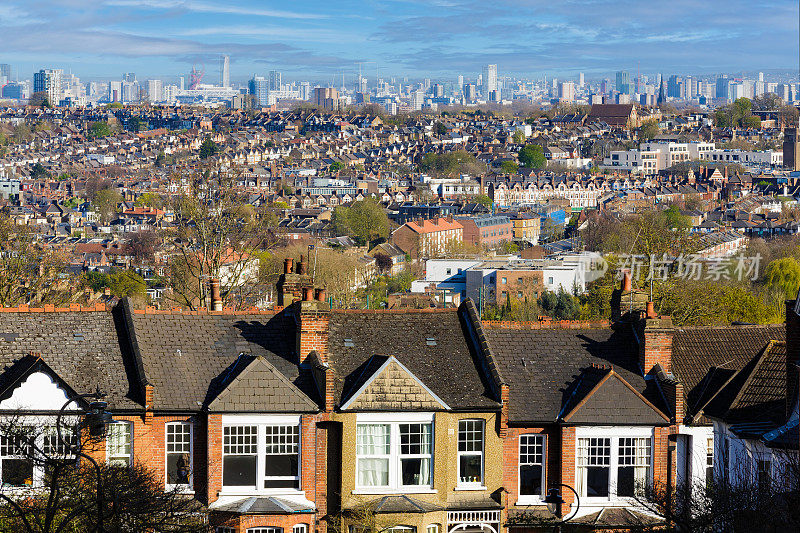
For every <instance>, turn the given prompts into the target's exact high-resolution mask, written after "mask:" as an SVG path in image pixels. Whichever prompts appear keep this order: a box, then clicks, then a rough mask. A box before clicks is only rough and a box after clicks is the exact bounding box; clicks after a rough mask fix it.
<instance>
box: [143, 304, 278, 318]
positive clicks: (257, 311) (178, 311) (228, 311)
mask: <svg viewBox="0 0 800 533" xmlns="http://www.w3.org/2000/svg"><path fill="white" fill-rule="evenodd" d="M283 310H284V307H280V306H275V307H270V308H268V309H262V308H260V307H247V308H244V309H237V308H235V307H225V308H223V310H222V311H209V310H208V309H206V308H205V307H200V308H199V309H197V310H195V311H191V310H188V309H183V308H181V307H175V308H172V309H158V308H156V307H152V306H147V307H146V308H145V309H134V310H133V314H135V315H179V316H180V315H189V316H198V315H217V316H219V315H270V316H272V315H276V314H277V313H280V312H281V311H283Z"/></svg>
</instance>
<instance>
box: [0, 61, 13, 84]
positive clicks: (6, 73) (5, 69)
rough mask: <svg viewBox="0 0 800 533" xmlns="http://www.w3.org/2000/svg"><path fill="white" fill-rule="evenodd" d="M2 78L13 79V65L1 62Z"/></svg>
mask: <svg viewBox="0 0 800 533" xmlns="http://www.w3.org/2000/svg"><path fill="white" fill-rule="evenodd" d="M0 78H5V79H6V81H7V82H9V81H11V65H9V64H8V63H0Z"/></svg>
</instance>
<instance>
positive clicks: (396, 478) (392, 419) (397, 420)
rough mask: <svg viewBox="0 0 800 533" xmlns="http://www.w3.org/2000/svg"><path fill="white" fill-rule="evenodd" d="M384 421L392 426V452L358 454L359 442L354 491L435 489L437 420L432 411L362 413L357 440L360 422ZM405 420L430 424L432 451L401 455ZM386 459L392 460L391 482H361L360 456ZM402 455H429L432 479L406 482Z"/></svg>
mask: <svg viewBox="0 0 800 533" xmlns="http://www.w3.org/2000/svg"><path fill="white" fill-rule="evenodd" d="M373 424H374V425H385V426H389V454H388V455H386V454H378V455H359V454H358V444H357V443H356V450H355V454H356V463H355V464H356V468H355V485H354V486H355V490H354V491H353V493H354V494H385V493H430V492H436V491H435V490H434V489H433V480H434V457H435V454H436V443H435V440H436V438H435V434H436V424H435V422H434V416H433V413H359V414H358V416H357V418H356V440H357V439H358V437H357V435H358V426H363V425H373ZM405 424H427V425H430V428H431V429H430V450H431V452H430V455H428V454H412V455H402V454H401V453H400V451H401V450H400V426H401V425H405ZM370 458H372V459H387V460H388V461H389V483H388V485H362V484H360V483H359V479H358V477H359V476H358V473H359V470H358V463H359V459H370ZM403 458H429V474H428V476H429V479H430V483H427V484H424V485H403V484H402V483H403V478H402V468H401V464H402V463H401V459H403Z"/></svg>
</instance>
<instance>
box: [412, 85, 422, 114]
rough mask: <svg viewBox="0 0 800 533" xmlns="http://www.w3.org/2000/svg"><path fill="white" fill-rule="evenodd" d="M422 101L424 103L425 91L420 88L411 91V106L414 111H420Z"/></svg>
mask: <svg viewBox="0 0 800 533" xmlns="http://www.w3.org/2000/svg"><path fill="white" fill-rule="evenodd" d="M424 103H425V91H423V90H422V89H417V90H416V91H411V108H412V109H413V110H414V111H420V110H421V109H422V105H423V104H424Z"/></svg>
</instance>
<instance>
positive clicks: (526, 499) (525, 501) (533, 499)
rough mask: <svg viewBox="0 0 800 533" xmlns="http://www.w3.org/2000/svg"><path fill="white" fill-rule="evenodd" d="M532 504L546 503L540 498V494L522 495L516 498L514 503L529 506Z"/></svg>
mask: <svg viewBox="0 0 800 533" xmlns="http://www.w3.org/2000/svg"><path fill="white" fill-rule="evenodd" d="M532 505H547V504H546V503H544V500H542V498H541V496H522V497H519V498H517V502H516V503H515V504H514V506H515V507H530V506H532Z"/></svg>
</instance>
